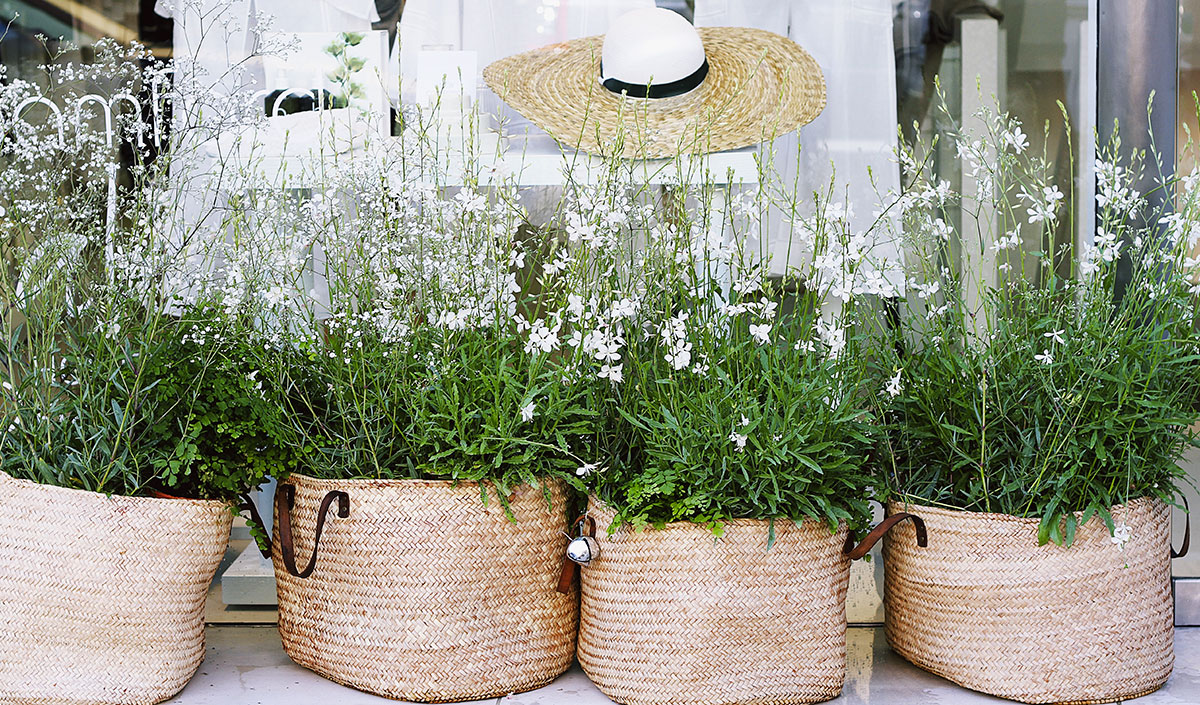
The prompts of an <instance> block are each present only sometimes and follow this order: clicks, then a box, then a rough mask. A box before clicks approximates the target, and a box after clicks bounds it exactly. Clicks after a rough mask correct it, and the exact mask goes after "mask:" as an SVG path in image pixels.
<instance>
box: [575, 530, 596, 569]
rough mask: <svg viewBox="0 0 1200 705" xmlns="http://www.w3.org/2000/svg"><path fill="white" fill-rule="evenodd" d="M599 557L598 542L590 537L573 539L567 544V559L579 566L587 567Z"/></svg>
mask: <svg viewBox="0 0 1200 705" xmlns="http://www.w3.org/2000/svg"><path fill="white" fill-rule="evenodd" d="M599 557H600V542H598V541H596V539H594V538H592V537H591V536H580V537H578V538H573V539H571V543H569V544H567V558H570V559H571V560H572V561H574V562H576V563H578V564H579V565H587V564H588V563H591V562H592V561H594V560H596V559H597V558H599Z"/></svg>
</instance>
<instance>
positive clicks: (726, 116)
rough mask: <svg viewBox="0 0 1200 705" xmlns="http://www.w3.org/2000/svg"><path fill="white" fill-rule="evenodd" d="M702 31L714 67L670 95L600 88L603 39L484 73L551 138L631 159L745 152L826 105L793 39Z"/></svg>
mask: <svg viewBox="0 0 1200 705" xmlns="http://www.w3.org/2000/svg"><path fill="white" fill-rule="evenodd" d="M697 32H698V33H699V34H700V39H701V41H702V42H703V43H704V53H705V56H706V57H707V60H708V62H709V64H710V66H711V67H712V68H711V69H710V70H709V73H708V76H707V77H705V79H704V82H703V83H701V84H700V86H699V87H698V88H696V89H695V90H693V91H691V92H689V93H686V94H683V95H679V96H674V97H671V98H655V99H648V100H647V99H640V98H628V97H625V96H623V95H618V94H616V93H613V92H611V91H609V90H608V89H607V88H604V87H603V86H602V85H601V84H600V79H599V76H600V54H601V48H602V47H603V44H604V37H602V36H598V37H587V38H583V39H576V40H572V41H569V42H562V43H559V44H552V45H550V46H546V47H542V48H540V49H535V50H533V51H528V52H525V53H522V54H515V55H513V56H508V57H505V58H503V59H500V60H499V61H496V62H493V63H492V64H489V65H488V66H487V68H485V69H484V71H483V76H484V79H485V80H486V81H487V84H488V86H489V87H490V88H491V89H492V90H493V91H495V92H496V94H497V95H498V96H500V98H502V99H503V100H504V101H505V102H507V103H508V104H509V105H511V106H512V107H513V108H514V109H515V110H517V111H518V112H520V113H521V114H522V115H524V116H525V117H527V118H529V119H530V120H531V121H533V123H534V124H536V125H538V126H539V127H541V128H542V129H544V130H546V131H547V132H549V133H550V134H551V135H552V136H553V137H554V138H555V139H558V140H559V141H561V142H563V143H565V144H567V145H570V146H576V147H578V148H580V149H583V150H584V151H587V152H592V153H596V154H616V155H617V156H622V157H626V158H635V157H641V158H649V159H653V158H664V157H673V156H675V155H678V154H703V153H707V152H719V151H722V150H726V149H736V148H739V147H746V146H748V145H752V144H756V143H758V142H761V141H764V140H770V139H773V138H774V137H776V136H778V135H782V134H785V133H787V132H791V131H792V130H795V129H796V128H797V127H799V126H801V125H806V124H808V123H809V122H812V121H813V120H814V119H815V118H816V117H817V116H818V115H820V114H821V111H822V110H823V109H824V108H825V79H824V77H823V76H822V74H821V67H820V66H818V65H817V62H816V60H815V59H813V57H812V55H811V54H809V53H808V52H807V51H805V50H804V49H802V48H801V47H800V46H799V45H797V44H796V43H795V42H793V41H791V40H790V39H788V38H786V37H781V36H779V35H777V34H773V33H771V32H767V31H764V30H760V29H752V28H749V27H721V28H713V27H701V28H699V29H697ZM618 142H620V144H619V146H620V149H617V147H618Z"/></svg>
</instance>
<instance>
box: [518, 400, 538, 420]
mask: <svg viewBox="0 0 1200 705" xmlns="http://www.w3.org/2000/svg"><path fill="white" fill-rule="evenodd" d="M534 415H535V414H534V411H533V402H529V403H528V404H526V405H525V406H522V407H521V420H522V421H524V422H525V423H529V422H530V421H533V417H534Z"/></svg>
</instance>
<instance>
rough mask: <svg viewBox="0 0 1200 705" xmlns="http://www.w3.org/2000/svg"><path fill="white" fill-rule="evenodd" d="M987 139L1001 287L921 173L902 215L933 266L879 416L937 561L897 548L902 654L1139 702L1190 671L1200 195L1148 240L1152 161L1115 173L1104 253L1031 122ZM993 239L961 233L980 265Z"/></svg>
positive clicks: (1041, 688)
mask: <svg viewBox="0 0 1200 705" xmlns="http://www.w3.org/2000/svg"><path fill="white" fill-rule="evenodd" d="M988 124H989V126H990V134H989V135H986V136H984V139H982V140H975V139H974V138H973V137H972V136H967V135H963V136H959V137H958V138H957V139H958V144H959V151H960V153H961V154H963V155H964V159H965V160H966V163H967V165H968V168H970V169H972V170H973V173H974V174H975V175H976V178H977V179H978V180H979V183H980V184H981V191H980V193H981V194H982V195H981V196H980V199H979V202H977V203H968V207H969V208H970V209H971V210H973V211H974V210H978V211H982V212H984V213H987V212H989V211H991V212H994V213H995V214H996V216H995V218H996V220H995V222H996V223H998V228H997V230H996V232H997V233H1001V235H1000V236H999V237H998V238H997V240H996V242H995V244H994V246H992V248H991V251H992V252H995V253H996V257H997V260H996V262H995V265H996V267H997V269H996V270H995V272H996V274H997V275H998V276H997V280H995V281H991V282H989V281H988V280H987V279H986V278H984V277H983V276H982V275H984V274H986V272H975V271H973V269H972V268H971V267H970V266H964V268H963V273H962V275H961V276H960V275H956V274H955V273H954V272H953V271H951V269H950V268H942V267H939V266H937V265H936V263H937V262H939V261H940V260H939V259H938V256H937V255H938V252H939V251H940V250H941V248H942V247H943V244H942V242H943V234H944V233H946V232H948V229H947V227H945V225H944V222H945V221H943V220H942V218H943V217H946V216H945V214H944V213H943V212H940V207H941V206H942V204H943V200H942V199H943V198H945V197H947V196H950V197H952V195H951V194H948V193H945V189H944V188H943V189H941V191H942V192H943V193H942V194H941V195H937V194H938V191H939V189H938V188H937V187H936V186H935V185H934V184H932V183H931V182H930V181H929V180H928V175H927V174H926V173H925V172H924V169H923V166H922V165H921V160H920V159H919V158H918V157H917V156H916V155H914V154H913V153H912V152H906V155H905V160H906V163H907V164H908V165H909V169H908V171H909V174H910V176H911V177H912V178H913V183H912V185H911V187H910V189H909V190H908V191H907V192H906V193H905V194H904V195H903V196H902V197H901V199H900V204H899V207H900V208H901V209H902V210H903V211H904V212H905V214H906V216H905V217H906V219H907V220H908V223H907V230H908V232H910V233H914V234H915V237H914V241H913V247H914V249H915V252H916V254H917V257H916V258H915V261H916V262H918V263H922V264H923V265H925V266H923V267H914V270H919V271H914V277H913V281H912V282H910V285H909V297H908V299H907V301H906V302H905V303H904V304H902V306H901V308H900V310H899V314H900V315H899V316H898V317H897V318H898V325H896V326H894V327H893V328H892V329H891V330H890V331H889V333H888V335H889V336H890V337H889V338H888V341H889V343H890V344H888V345H884V346H882V347H881V349H880V350H881V353H882V354H881V355H880V357H879V361H880V362H881V365H880V371H879V374H880V377H881V378H894V379H896V380H897V384H896V385H895V386H894V387H893V388H892V390H891V392H892V393H889V394H881V395H880V396H879V398H878V399H879V403H880V406H881V408H882V409H883V414H884V417H885V418H886V420H887V434H886V440H885V442H884V443H883V444H882V445H881V452H880V454H879V466H878V472H879V477H878V481H879V483H880V485H881V486H882V487H885V488H886V491H887V493H888V496H889V498H890V501H889V504H888V508H889V511H892V512H895V511H913V512H917V513H919V514H920V515H921V516H922V517H923V518H924V519H925V521H926V523H927V524H928V531H929V547H928V549H926V550H923V551H920V552H914V551H912V550H910V548H909V547H908V545H907V544H906V543H905V538H906V535H908V531H907V529H902V530H901V532H900V533H898V534H896V535H895V540H894V541H891V540H889V541H888V542H886V543H885V550H884V561H885V569H886V591H885V607H886V614H887V638H888V641H889V643H890V644H891V645H892V647H893V648H894V649H896V650H897V651H898V652H899V653H900V654H901V655H903V656H904V657H905V658H907V659H908V660H910V661H912V662H913V663H915V664H917V665H918V666H921V667H922V668H925V669H927V670H930V671H932V672H934V673H937V674H938V675H941V676H944V677H946V678H949V679H950V680H953V681H955V682H957V683H960V684H962V685H965V686H967V687H970V688H973V689H976V690H981V691H984V692H987V693H992V694H995V695H1000V696H1002V697H1006V698H1011V699H1014V700H1021V701H1024V702H1034V703H1043V702H1062V701H1091V702H1107V701H1115V700H1119V699H1124V698H1132V697H1136V696H1138V695H1141V694H1143V693H1146V692H1149V691H1152V690H1154V689H1156V688H1158V687H1159V686H1161V685H1162V684H1163V683H1164V682H1165V681H1166V679H1167V677H1168V676H1169V674H1170V673H1171V667H1172V663H1173V651H1172V648H1173V610H1172V603H1171V592H1170V582H1169V581H1170V558H1171V555H1172V551H1171V548H1170V508H1169V505H1171V504H1172V503H1173V502H1174V499H1173V498H1174V496H1175V494H1176V487H1177V485H1178V483H1180V482H1181V481H1182V479H1183V472H1182V470H1181V469H1180V468H1179V467H1178V465H1177V463H1178V460H1179V458H1180V456H1181V454H1182V453H1183V452H1184V450H1185V449H1186V448H1187V447H1188V445H1189V444H1190V443H1194V442H1195V432H1194V430H1191V427H1192V425H1193V424H1194V422H1195V421H1196V413H1197V412H1196V409H1195V406H1194V400H1195V398H1196V397H1195V395H1196V389H1197V384H1198V383H1200V368H1198V366H1197V355H1196V351H1197V343H1198V342H1200V338H1198V337H1197V332H1196V330H1197V329H1196V328H1195V320H1196V307H1195V303H1196V295H1197V293H1198V290H1197V289H1196V287H1195V285H1194V282H1193V281H1190V280H1189V276H1190V274H1189V271H1188V270H1189V269H1191V270H1194V267H1195V264H1196V263H1195V260H1194V259H1189V258H1188V255H1186V254H1185V253H1186V252H1188V251H1189V250H1190V248H1192V247H1194V246H1195V244H1196V236H1195V235H1194V233H1195V232H1196V231H1195V230H1194V227H1195V222H1196V210H1195V208H1196V203H1195V194H1194V191H1193V189H1192V187H1191V186H1192V183H1191V182H1192V181H1194V179H1192V178H1191V177H1189V178H1188V179H1184V180H1183V183H1182V184H1181V185H1182V189H1181V199H1180V200H1181V208H1180V209H1179V211H1178V212H1177V213H1175V214H1173V215H1170V216H1168V217H1165V218H1163V220H1162V221H1161V222H1162V226H1161V227H1160V226H1159V220H1158V218H1151V219H1150V220H1149V222H1150V224H1149V225H1144V224H1143V225H1139V222H1142V223H1144V222H1145V221H1139V217H1141V216H1140V215H1139V214H1141V213H1143V212H1144V211H1145V210H1146V209H1147V208H1148V205H1147V204H1146V202H1145V199H1144V197H1143V196H1142V195H1141V194H1139V193H1138V192H1137V190H1136V186H1135V184H1137V183H1140V176H1141V171H1140V170H1141V163H1140V162H1138V161H1133V162H1125V163H1124V164H1123V165H1122V164H1119V162H1118V161H1117V160H1116V158H1115V157H1114V154H1116V152H1115V151H1112V152H1110V153H1109V154H1107V155H1105V156H1103V157H1102V158H1101V159H1100V160H1099V161H1098V162H1097V166H1096V178H1097V184H1098V198H1097V203H1098V205H1099V207H1100V212H1099V214H1098V224H1097V231H1096V235H1095V239H1094V242H1088V243H1086V244H1084V245H1083V246H1082V247H1081V248H1076V247H1075V245H1074V244H1072V243H1071V242H1070V241H1069V240H1070V239H1071V238H1072V237H1074V235H1073V233H1074V228H1073V227H1068V225H1069V223H1068V222H1067V221H1068V216H1067V215H1066V211H1065V208H1064V206H1063V204H1062V202H1063V200H1064V195H1063V193H1062V192H1061V191H1060V190H1059V189H1058V188H1057V187H1056V186H1055V185H1054V184H1053V182H1052V181H1051V180H1050V166H1049V165H1048V164H1047V162H1046V161H1045V160H1044V159H1041V158H1039V157H1036V156H1032V155H1030V154H1027V153H1025V149H1026V145H1027V142H1026V141H1025V140H1024V139H1023V135H1022V134H1021V131H1020V128H1019V126H1018V125H1017V124H1016V123H1015V122H1013V121H1011V120H1010V119H1008V118H1007V117H1005V116H991V117H989V122H988ZM1175 187H1176V184H1174V183H1171V184H1167V185H1165V186H1164V188H1167V189H1168V190H1172V189H1174V188H1175ZM931 206H932V208H931ZM977 206H982V207H980V208H977ZM1060 224H1061V225H1062V226H1063V227H1059V226H1060ZM977 226H978V230H976V227H977ZM986 232H988V226H987V225H986V224H985V221H981V222H979V223H975V222H970V224H969V226H968V225H964V231H963V247H964V249H966V248H971V247H979V246H980V243H979V242H978V240H979V239H982V237H983V236H982V235H981V233H986ZM977 234H979V235H978V236H977ZM1063 238H1066V239H1067V240H1068V242H1067V243H1066V244H1062V239H1063ZM986 246H987V244H986V242H985V243H984V247H986ZM977 261H978V260H977ZM976 277H979V278H980V279H982V281H980V279H976Z"/></svg>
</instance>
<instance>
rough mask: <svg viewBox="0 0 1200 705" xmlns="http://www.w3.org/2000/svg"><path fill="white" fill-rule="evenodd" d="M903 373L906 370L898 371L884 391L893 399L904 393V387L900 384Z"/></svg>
mask: <svg viewBox="0 0 1200 705" xmlns="http://www.w3.org/2000/svg"><path fill="white" fill-rule="evenodd" d="M903 372H904V368H900V369H898V370H896V374H895V376H893V377H892V378H891V379H889V380H888V383H887V386H886V387H884V389H883V391H884V393H885V394H887V395H888V396H889V397H892V398H893V399H894V398H895V397H896V395H897V394H899V393H900V392H902V391H904V385H903V384H901V383H900V375H901V373H903Z"/></svg>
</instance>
